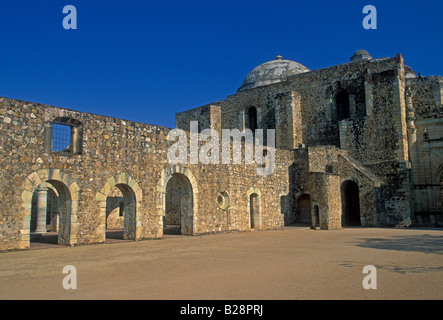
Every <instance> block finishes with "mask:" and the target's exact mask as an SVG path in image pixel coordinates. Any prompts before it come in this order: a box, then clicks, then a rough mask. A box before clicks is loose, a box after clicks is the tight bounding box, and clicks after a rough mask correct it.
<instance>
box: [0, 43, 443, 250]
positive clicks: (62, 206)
mask: <svg viewBox="0 0 443 320" xmlns="http://www.w3.org/2000/svg"><path fill="white" fill-rule="evenodd" d="M359 52H360V51H359ZM360 53H361V52H360ZM359 57H360V58H359ZM275 61H276V62H275V64H274V63H273V62H272V61H271V62H268V63H266V64H263V65H262V66H259V67H257V68H255V69H254V74H253V77H252V76H250V77H247V79H249V80H248V83H247V86H242V88H240V89H239V90H238V91H237V93H236V94H234V95H231V96H228V97H227V98H226V99H225V100H223V101H219V102H216V103H212V104H209V105H206V106H203V107H200V108H196V109H192V110H189V111H185V112H181V113H178V114H177V115H176V128H177V129H182V130H184V131H185V132H186V133H187V138H186V139H188V140H187V141H188V142H190V140H189V139H191V137H190V136H191V134H189V130H190V128H191V127H190V122H191V121H198V122H199V124H198V131H199V132H200V133H201V132H202V131H203V130H204V129H212V130H213V132H215V133H217V134H218V136H220V137H221V136H222V132H223V130H224V129H230V130H233V129H239V130H244V129H248V128H249V129H273V130H275V147H276V149H275V170H274V171H273V173H272V174H270V175H258V174H257V169H258V168H260V167H261V166H262V165H260V164H257V163H255V162H254V163H251V164H245V163H243V164H234V163H222V162H220V163H210V164H203V163H192V161H189V160H190V157H191V155H192V151H191V153H190V154H188V155H187V159H188V161H187V162H186V163H183V164H171V163H170V161H168V150H170V148H171V146H172V145H173V144H174V141H169V140H168V134H169V133H171V130H173V129H169V128H164V127H159V126H154V125H149V124H142V123H137V122H133V121H125V120H122V119H116V118H111V117H106V116H101V115H95V114H88V113H83V112H77V111H73V110H68V109H62V108H57V107H52V106H48V105H42V104H37V103H30V102H24V101H18V100H13V99H8V98H0V135H1V137H2V144H1V146H0V166H1V167H2V182H1V184H0V219H1V220H0V222H1V225H0V250H12V249H27V248H29V246H30V241H31V236H32V235H33V233H34V232H35V231H36V230H37V231H38V230H40V229H41V228H45V224H46V230H47V231H56V232H58V241H59V243H60V244H63V245H80V244H90V243H103V242H104V241H105V240H106V230H107V229H118V228H120V229H123V234H124V238H125V239H131V240H141V239H158V238H162V237H163V233H164V230H165V229H164V228H165V226H166V225H176V226H178V227H179V230H180V233H181V234H184V235H198V234H206V233H216V232H229V231H248V230H251V229H255V230H268V229H281V228H282V227H283V226H284V225H285V224H289V223H292V222H296V221H303V222H308V223H310V224H311V225H312V227H314V228H318V229H323V230H332V229H340V228H342V227H343V226H351V225H361V226H410V225H434V226H435V225H442V224H443V217H442V215H443V212H442V198H443V193H442V184H443V105H442V102H443V101H442V100H443V78H442V77H439V76H432V77H421V75H420V76H418V77H417V76H416V75H415V74H414V72H413V71H412V70H411V69H410V68H409V67H408V66H406V65H405V64H404V61H403V58H402V57H401V55H397V56H396V57H395V58H383V59H372V57H370V55H369V54H367V52H366V53H365V54H364V55H360V56H359V55H358V54H357V53H356V55H354V57H353V59H352V61H351V62H349V63H346V64H342V65H337V66H333V67H330V68H325V69H321V70H313V71H310V70H309V69H307V68H305V67H304V66H301V65H300V64H296V65H294V64H295V63H294V62H291V61H289V60H283V59H282V58H281V57H280V56H279V57H277V59H276V60H275ZM285 66H287V69H285ZM251 79H252V80H253V81H252V80H251ZM60 128H61V129H60ZM57 130H67V132H68V133H67V134H68V138H67V139H68V140H69V141H68V142H66V140H65V145H64V146H63V144H62V147H59V148H58V149H57V148H55V147H54V145H55V142H57V141H58V140H60V141H62V142H63V136H62V134H61V133H60V136H57V134H56V133H57V132H58V131H57ZM65 139H66V138H65ZM271 140H272V135H271V136H269V135H265V139H264V143H265V145H266V144H267V143H268V142H269V141H271ZM62 142H61V143H62ZM204 144H205V143H204V142H203V141H200V142H199V145H200V148H201V147H202V146H204ZM245 144H246V143H245V142H242V152H243V154H242V155H243V156H245V149H246V145H245ZM231 150H232V145H231ZM267 152H269V150H268V151H267ZM42 225H43V227H42ZM39 228H40V229H39ZM40 231H41V230H40Z"/></svg>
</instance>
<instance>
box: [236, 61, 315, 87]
mask: <svg viewBox="0 0 443 320" xmlns="http://www.w3.org/2000/svg"><path fill="white" fill-rule="evenodd" d="M309 71H311V70H309V69H308V68H306V67H305V66H304V65H302V64H300V63H298V62H295V61H291V60H284V59H283V58H282V57H281V56H280V55H278V56H277V57H276V58H275V60H272V61H269V62H266V63H263V64H261V65H259V66H258V67H256V68H255V69H254V70H252V71H251V72H250V73H249V74H248V75H247V77H246V78H245V80H244V81H243V83H242V85H241V87H240V88H239V89H238V90H237V92H239V91H243V90H248V89H253V88H257V87H261V86H266V85H269V84H273V83H278V82H282V81H285V80H286V79H287V78H288V77H289V76H292V75H295V74H300V73H305V72H309Z"/></svg>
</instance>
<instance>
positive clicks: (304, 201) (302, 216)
mask: <svg viewBox="0 0 443 320" xmlns="http://www.w3.org/2000/svg"><path fill="white" fill-rule="evenodd" d="M297 208H298V209H297V211H298V221H299V222H303V223H311V220H312V218H311V197H310V196H309V195H308V194H303V195H301V196H300V197H299V198H298V201H297Z"/></svg>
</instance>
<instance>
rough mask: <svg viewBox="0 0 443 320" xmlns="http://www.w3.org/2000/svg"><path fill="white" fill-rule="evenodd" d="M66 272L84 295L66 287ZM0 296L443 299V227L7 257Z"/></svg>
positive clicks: (272, 235) (269, 234) (293, 232)
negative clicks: (370, 275) (72, 272)
mask: <svg viewBox="0 0 443 320" xmlns="http://www.w3.org/2000/svg"><path fill="white" fill-rule="evenodd" d="M66 265H72V266H74V267H75V268H76V271H77V289H76V290H66V289H64V288H63V286H62V283H63V279H64V278H65V277H66V276H67V275H66V274H64V273H63V272H62V271H63V268H64V266H66ZM366 265H373V266H375V267H376V271H377V272H376V277H377V278H376V280H377V289H375V290H374V289H372V290H366V289H364V288H363V285H362V281H363V279H364V278H365V276H366V274H363V268H364V267H365V266H366ZM0 299H2V300H5V299H148V300H157V299H161V300H169V299H179V300H197V299H198V300H207V299H215V300H219V299H222V300H257V299H259V300H274V299H279V300H292V299H309V300H311V299H315V300H317V299H341V300H343V299H346V300H348V299H383V300H384V299H439V300H440V299H443V230H441V229H382V228H346V229H343V230H338V231H318V230H311V229H309V228H306V227H301V226H298V227H286V228H285V229H284V230H278V231H254V232H245V233H229V234H215V235H205V236H195V237H171V238H167V239H162V240H146V241H139V242H124V243H123V242H121V243H118V242H117V243H109V244H101V245H89V246H78V247H56V248H51V249H41V250H29V251H17V252H5V253H0Z"/></svg>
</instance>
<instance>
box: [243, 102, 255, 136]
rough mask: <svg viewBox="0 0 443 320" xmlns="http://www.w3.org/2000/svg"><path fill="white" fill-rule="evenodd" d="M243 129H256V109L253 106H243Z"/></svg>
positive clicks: (253, 130)
mask: <svg viewBox="0 0 443 320" xmlns="http://www.w3.org/2000/svg"><path fill="white" fill-rule="evenodd" d="M244 112H245V129H250V130H252V133H253V134H254V133H255V130H256V129H258V109H257V107H255V106H248V107H246V108H245V111H244Z"/></svg>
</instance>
